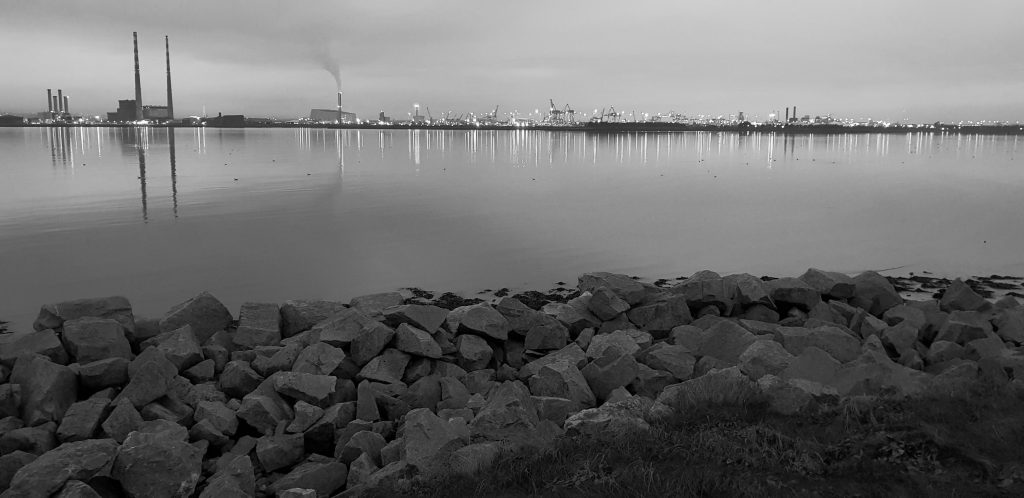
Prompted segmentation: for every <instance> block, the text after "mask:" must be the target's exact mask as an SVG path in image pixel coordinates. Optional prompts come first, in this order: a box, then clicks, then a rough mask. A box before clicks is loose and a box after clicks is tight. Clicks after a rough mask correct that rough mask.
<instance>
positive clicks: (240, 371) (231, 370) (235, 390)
mask: <svg viewBox="0 0 1024 498" xmlns="http://www.w3.org/2000/svg"><path fill="white" fill-rule="evenodd" d="M218 382H219V386H220V389H221V391H224V394H227V395H228V396H231V397H232V398H239V399H241V398H243V397H245V395H246V394H249V393H251V392H252V391H253V390H255V389H256V387H257V386H259V385H260V383H261V382H263V377H261V376H260V374H258V373H256V371H255V370H253V369H252V368H251V367H250V366H249V364H248V363H247V362H244V361H231V362H228V364H227V365H226V366H225V367H224V371H223V372H222V373H221V375H220V379H219V381H218Z"/></svg>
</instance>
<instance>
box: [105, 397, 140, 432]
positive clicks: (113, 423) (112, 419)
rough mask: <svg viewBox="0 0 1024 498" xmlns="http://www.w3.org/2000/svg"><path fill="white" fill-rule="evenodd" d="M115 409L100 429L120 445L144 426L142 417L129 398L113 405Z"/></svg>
mask: <svg viewBox="0 0 1024 498" xmlns="http://www.w3.org/2000/svg"><path fill="white" fill-rule="evenodd" d="M112 404H113V405H114V409H113V410H112V411H111V412H110V415H108V416H107V419H106V420H104V421H103V423H102V424H101V425H100V427H102V428H103V433H104V434H106V435H107V436H110V437H111V438H112V439H114V440H115V441H117V442H118V443H121V442H123V441H124V440H125V439H126V438H127V437H128V434H130V433H131V432H132V431H134V430H136V429H138V428H139V426H140V425H142V415H140V414H139V412H138V410H136V409H135V407H134V406H133V405H132V403H131V401H129V400H128V399H127V398H124V399H121V400H120V401H117V402H114V403H112Z"/></svg>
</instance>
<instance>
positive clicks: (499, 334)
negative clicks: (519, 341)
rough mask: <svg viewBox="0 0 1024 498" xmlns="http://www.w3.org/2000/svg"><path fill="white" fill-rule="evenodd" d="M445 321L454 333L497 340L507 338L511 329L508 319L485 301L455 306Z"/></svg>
mask: <svg viewBox="0 0 1024 498" xmlns="http://www.w3.org/2000/svg"><path fill="white" fill-rule="evenodd" d="M447 322H448V328H449V330H451V331H453V332H455V333H456V334H477V335H482V336H484V337H490V338H492V339H497V340H499V341H506V340H508V332H509V330H511V327H510V325H509V323H508V320H506V319H505V317H504V316H502V315H501V313H498V310H496V309H494V308H492V307H491V306H490V305H489V304H486V303H480V304H474V305H471V306H462V307H459V308H455V309H454V310H452V311H451V312H450V313H448V318H447Z"/></svg>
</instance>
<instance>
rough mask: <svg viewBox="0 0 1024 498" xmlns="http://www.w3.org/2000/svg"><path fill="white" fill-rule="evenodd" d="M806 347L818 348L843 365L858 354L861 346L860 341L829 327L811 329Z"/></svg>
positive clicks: (840, 330) (838, 329)
mask: <svg viewBox="0 0 1024 498" xmlns="http://www.w3.org/2000/svg"><path fill="white" fill-rule="evenodd" d="M808 345H809V346H815V347H819V348H821V349H823V350H825V351H826V352H827V353H828V354H830V355H832V357H833V358H835V359H837V360H839V361H841V362H844V363H845V362H848V361H852V360H853V359H855V358H856V357H857V355H859V354H860V346H861V345H860V341H859V340H858V339H857V338H856V337H854V336H853V335H852V334H850V333H847V332H845V331H843V330H842V329H840V328H838V327H830V326H824V327H818V328H815V329H812V330H811V333H810V335H809V336H808ZM787 349H788V348H787ZM791 352H792V351H791Z"/></svg>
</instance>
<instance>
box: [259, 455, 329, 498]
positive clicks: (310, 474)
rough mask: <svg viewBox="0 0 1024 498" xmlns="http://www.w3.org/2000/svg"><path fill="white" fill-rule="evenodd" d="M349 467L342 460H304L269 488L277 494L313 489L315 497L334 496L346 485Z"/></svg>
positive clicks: (282, 494)
mask: <svg viewBox="0 0 1024 498" xmlns="http://www.w3.org/2000/svg"><path fill="white" fill-rule="evenodd" d="M348 473H349V470H348V468H346V467H345V464H343V463H340V462H329V461H328V462H319V461H308V462H304V463H302V464H300V465H298V466H296V467H295V468H294V469H292V470H291V472H288V474H286V475H284V476H283V477H281V478H280V479H278V480H276V481H274V483H273V484H271V485H270V487H269V490H270V491H271V492H273V493H275V494H276V495H277V496H284V492H285V490H290V489H295V488H299V489H307V490H312V491H313V495H312V496H315V497H327V496H334V492H336V491H338V490H340V489H341V488H342V487H344V486H345V483H346V481H347V479H348Z"/></svg>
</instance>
